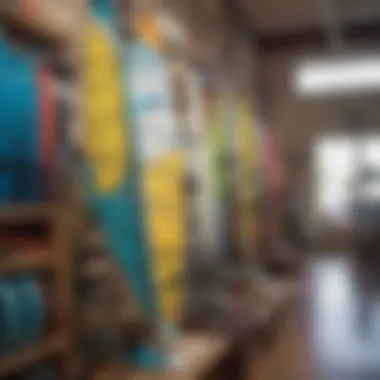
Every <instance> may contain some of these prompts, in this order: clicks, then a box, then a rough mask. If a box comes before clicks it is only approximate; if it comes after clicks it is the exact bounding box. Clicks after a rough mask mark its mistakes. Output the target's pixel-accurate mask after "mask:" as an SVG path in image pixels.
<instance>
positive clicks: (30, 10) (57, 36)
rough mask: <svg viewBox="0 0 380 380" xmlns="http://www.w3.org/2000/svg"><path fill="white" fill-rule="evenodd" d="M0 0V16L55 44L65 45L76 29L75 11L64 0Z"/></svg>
mask: <svg viewBox="0 0 380 380" xmlns="http://www.w3.org/2000/svg"><path fill="white" fill-rule="evenodd" d="M3 3H4V4H0V17H1V19H2V21H3V22H4V23H5V24H6V25H7V26H10V27H15V28H16V29H17V30H22V31H23V32H24V33H26V34H27V33H30V34H33V35H36V36H37V37H39V38H40V39H44V40H46V41H48V42H50V43H53V44H55V45H65V44H66V45H67V44H69V43H71V42H72V41H73V40H74V38H75V31H76V30H77V29H78V28H77V27H76V23H75V16H76V14H75V12H73V9H72V7H70V6H68V5H67V4H65V1H63V2H62V1H57V0H19V1H16V0H13V1H7V2H3Z"/></svg>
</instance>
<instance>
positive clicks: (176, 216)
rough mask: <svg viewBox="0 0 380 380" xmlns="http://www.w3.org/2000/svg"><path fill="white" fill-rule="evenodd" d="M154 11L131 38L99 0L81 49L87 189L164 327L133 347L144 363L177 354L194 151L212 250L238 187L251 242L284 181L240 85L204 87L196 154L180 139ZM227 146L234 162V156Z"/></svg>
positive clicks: (201, 213) (242, 231)
mask: <svg viewBox="0 0 380 380" xmlns="http://www.w3.org/2000/svg"><path fill="white" fill-rule="evenodd" d="M156 16H157V15H156V14H154V13H141V14H139V13H138V14H136V15H135V19H134V22H133V27H132V28H131V29H132V37H131V38H130V39H129V40H128V41H125V40H122V39H121V38H120V35H119V34H118V17H117V14H116V11H115V9H113V7H112V1H110V0H97V1H94V2H93V6H92V17H91V18H90V20H89V23H88V26H87V29H86V35H85V42H86V43H85V55H84V57H85V59H84V64H85V67H84V69H85V74H84V99H85V105H84V120H85V124H84V134H83V146H84V151H85V157H86V164H87V165H86V171H85V174H86V176H85V183H86V189H87V193H86V199H87V201H88V205H89V207H90V208H91V209H92V210H93V212H94V214H95V216H96V218H97V220H98V224H99V226H100V227H101V228H102V230H103V231H104V232H105V235H106V237H107V240H108V244H109V247H110V249H111V252H112V253H113V256H114V259H115V261H116V262H117V264H118V266H119V267H120V269H121V272H122V273H123V275H124V279H125V282H126V283H127V284H128V285H129V286H130V288H131V290H132V293H133V294H134V296H135V298H136V299H137V301H138V303H139V304H140V306H141V309H142V311H143V312H144V313H145V314H146V316H147V317H148V318H149V319H150V320H151V321H152V323H153V324H154V325H155V326H156V331H157V337H158V339H156V342H159V344H158V349H157V345H156V348H155V349H154V348H152V347H150V346H149V345H145V346H141V347H138V348H137V349H136V352H134V353H133V355H132V356H131V353H130V352H129V353H126V357H127V358H129V359H131V358H133V360H134V363H135V364H139V365H142V366H147V367H157V366H158V367H165V366H167V365H170V363H168V360H169V356H170V355H168V352H169V348H170V345H171V343H172V342H173V339H176V338H175V337H176V336H178V335H179V334H180V331H179V325H180V321H181V317H182V312H183V307H184V304H185V302H186V300H185V294H186V289H185V286H186V281H185V278H186V270H187V268H186V263H187V262H188V255H189V254H190V255H191V254H192V252H189V251H188V242H189V240H190V239H191V237H190V236H189V235H190V234H191V231H190V232H189V228H188V225H187V219H186V215H187V212H188V210H189V209H191V208H192V207H193V206H195V204H190V201H189V198H188V194H186V191H185V189H184V186H183V185H184V182H185V181H184V179H185V177H186V176H187V175H188V171H187V169H188V166H187V164H188V162H187V160H188V157H189V156H192V157H193V158H191V159H190V161H191V160H193V161H192V163H191V165H189V166H190V167H191V168H192V170H193V173H192V174H193V176H194V177H196V179H197V181H199V182H203V185H204V189H205V191H204V193H203V195H201V196H200V197H199V198H202V199H198V201H195V202H198V204H197V206H196V208H197V210H196V211H195V213H196V214H197V216H196V217H195V223H197V224H198V226H197V227H198V231H207V232H208V233H206V238H207V237H209V235H210V234H214V236H213V238H212V239H211V241H210V242H208V243H209V244H210V246H209V248H210V249H209V251H210V252H213V254H214V255H218V254H220V245H221V244H220V243H221V241H222V240H223V239H224V238H225V236H227V235H228V234H226V231H227V230H226V229H225V228H224V226H223V224H224V223H225V221H226V220H228V218H229V214H228V212H229V210H228V207H227V206H226V203H228V198H230V197H231V193H232V192H236V194H235V195H236V198H237V203H236V204H237V210H236V211H237V217H236V223H237V224H238V235H239V239H241V241H243V243H242V245H243V246H244V249H245V250H246V251H247V252H249V251H250V249H251V248H252V244H253V239H254V238H253V230H254V228H255V226H254V225H255V218H254V215H253V213H252V210H253V203H254V201H255V196H256V195H257V194H255V193H256V192H258V190H257V188H258V187H261V190H260V191H264V192H265V191H266V190H263V189H264V188H265V186H267V185H268V188H269V187H270V186H272V185H273V186H272V187H273V188H276V187H278V186H280V185H279V184H280V182H281V173H280V170H279V166H278V165H277V164H278V160H277V157H276V155H277V152H276V148H275V145H274V143H273V138H272V136H270V134H269V133H267V132H266V131H265V130H263V129H261V130H258V128H257V126H255V123H254V118H253V109H252V106H251V102H250V99H249V98H248V97H247V96H246V95H244V94H242V95H239V94H235V97H233V98H231V97H229V99H233V100H232V101H231V102H225V101H224V100H223V99H221V97H220V96H219V94H215V99H213V102H212V104H211V105H210V107H208V106H209V104H206V101H205V97H204V98H202V97H203V96H204V94H203V93H202V89H201V90H200V92H199V93H198V94H196V95H195V96H196V97H197V96H198V97H199V101H200V103H201V108H204V110H205V120H204V121H203V122H201V123H200V129H201V132H200V134H199V136H196V137H200V138H198V139H197V138H196V139H195V140H194V141H197V143H196V144H198V145H197V147H196V148H197V149H196V150H197V153H195V152H190V151H189V150H188V149H187V147H186V146H184V145H183V144H182V143H181V138H180V129H181V128H183V127H181V126H179V125H178V119H177V118H176V110H175V108H174V101H173V97H174V94H173V90H172V86H171V82H170V73H169V68H168V64H167V62H166V59H165V54H164V51H163V49H162V46H163V45H164V44H163V43H160V41H161V34H160V28H159V23H158V22H157V17H156ZM207 108H210V109H207ZM195 113H196V112H195ZM201 144H203V146H202V147H201ZM262 145H265V148H264V149H263V147H262ZM231 152H234V153H233V155H234V159H233V160H232V161H233V162H231V161H228V160H227V159H226V158H228V157H229V156H231V154H230V153H231ZM198 153H199V154H198ZM200 155H202V157H200ZM197 159H199V160H198V161H197ZM195 162H196V163H195ZM199 169H201V170H199ZM268 170H269V171H270V173H269V172H268ZM259 172H260V174H262V175H261V176H259V175H258V173H259ZM267 174H268V177H270V178H266V176H267ZM256 175H257V177H260V179H257V178H256ZM257 182H260V184H258V183H257ZM275 192H276V191H274V193H275ZM211 204H212V205H211ZM210 205H211V206H210ZM203 206H204V207H203ZM206 240H207V239H206ZM208 243H206V244H208ZM206 250H207V249H206Z"/></svg>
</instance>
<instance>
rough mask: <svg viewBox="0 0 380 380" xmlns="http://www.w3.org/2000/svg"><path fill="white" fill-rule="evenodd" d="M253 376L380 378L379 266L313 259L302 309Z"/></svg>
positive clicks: (266, 379)
mask: <svg viewBox="0 0 380 380" xmlns="http://www.w3.org/2000/svg"><path fill="white" fill-rule="evenodd" d="M295 309H297V307H296V308H295ZM255 372H256V373H255V376H254V378H255V379H258V380H380V265H378V264H377V263H376V262H373V261H371V260H358V259H357V258H355V259H354V258H352V257H350V256H349V255H337V254H332V255H324V256H323V257H315V258H313V259H312V260H311V261H310V263H309V265H308V267H307V268H306V270H305V276H304V286H303V300H302V301H301V302H300V306H299V310H294V311H292V312H291V313H290V316H289V318H288V321H287V322H286V324H285V327H284V329H283V331H282V332H281V333H280V336H279V337H278V340H277V343H276V344H275V345H274V347H273V348H272V350H271V351H270V352H269V353H268V355H265V357H263V359H262V361H261V365H260V366H259V368H258V369H256V370H255Z"/></svg>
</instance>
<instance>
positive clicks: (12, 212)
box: [0, 203, 54, 224]
mask: <svg viewBox="0 0 380 380" xmlns="http://www.w3.org/2000/svg"><path fill="white" fill-rule="evenodd" d="M53 213H54V206H53V205H52V204H50V203H32V204H14V205H7V206H0V224H15V223H16V224H20V223H24V224H25V223H33V222H43V221H48V220H49V218H51V217H52V215H53Z"/></svg>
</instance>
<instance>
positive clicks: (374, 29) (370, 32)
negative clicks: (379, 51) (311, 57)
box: [256, 20, 380, 53]
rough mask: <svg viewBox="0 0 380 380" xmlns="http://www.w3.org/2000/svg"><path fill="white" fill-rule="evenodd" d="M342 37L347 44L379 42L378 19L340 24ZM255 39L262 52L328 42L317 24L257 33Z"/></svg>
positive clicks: (324, 45) (319, 45)
mask: <svg viewBox="0 0 380 380" xmlns="http://www.w3.org/2000/svg"><path fill="white" fill-rule="evenodd" d="M342 38H343V40H344V42H345V44H347V45H348V46H350V45H355V44H360V43H363V42H379V41H380V20H373V21H370V22H361V23H350V24H345V25H342ZM256 41H257V44H258V48H259V49H260V51H261V52H263V53H270V52H277V51H279V50H284V49H294V48H304V47H316V48H324V47H326V46H327V44H328V43H329V41H328V38H327V36H326V33H325V31H324V30H323V28H321V27H317V26H316V27H310V28H308V29H303V30H301V29H299V30H295V31H281V32H275V33H259V34H258V35H257V37H256Z"/></svg>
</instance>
